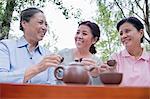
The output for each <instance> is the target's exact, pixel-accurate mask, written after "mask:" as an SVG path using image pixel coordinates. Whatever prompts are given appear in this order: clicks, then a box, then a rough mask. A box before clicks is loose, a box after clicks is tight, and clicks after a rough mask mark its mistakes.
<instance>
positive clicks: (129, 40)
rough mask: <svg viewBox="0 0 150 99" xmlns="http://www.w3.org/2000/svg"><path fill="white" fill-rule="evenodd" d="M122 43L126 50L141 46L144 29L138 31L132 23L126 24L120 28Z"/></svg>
mask: <svg viewBox="0 0 150 99" xmlns="http://www.w3.org/2000/svg"><path fill="white" fill-rule="evenodd" d="M119 33H120V38H121V42H122V43H123V45H124V46H125V47H126V48H134V47H135V46H139V45H140V44H141V42H140V40H141V38H142V36H143V29H140V30H139V31H138V30H137V28H136V27H134V26H133V25H132V24H131V23H128V22H125V23H123V24H122V25H121V26H120V27H119Z"/></svg>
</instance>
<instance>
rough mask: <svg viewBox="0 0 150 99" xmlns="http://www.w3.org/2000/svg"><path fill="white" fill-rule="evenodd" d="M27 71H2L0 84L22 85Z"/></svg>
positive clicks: (0, 72)
mask: <svg viewBox="0 0 150 99" xmlns="http://www.w3.org/2000/svg"><path fill="white" fill-rule="evenodd" d="M24 72H25V70H24V69H22V70H17V71H11V72H10V71H2V70H1V71H0V82H2V83H7V82H8V83H9V82H10V83H22V82H23V79H24Z"/></svg>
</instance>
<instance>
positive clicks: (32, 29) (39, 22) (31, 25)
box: [21, 12, 47, 42]
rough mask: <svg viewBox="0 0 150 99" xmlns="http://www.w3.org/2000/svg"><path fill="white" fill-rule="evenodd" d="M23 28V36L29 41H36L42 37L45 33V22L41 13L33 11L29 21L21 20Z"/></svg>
mask: <svg viewBox="0 0 150 99" xmlns="http://www.w3.org/2000/svg"><path fill="white" fill-rule="evenodd" d="M21 24H22V26H23V28H24V35H25V38H26V39H27V40H28V41H29V42H38V41H40V40H42V39H43V37H44V35H45V33H46V32H47V22H46V19H45V16H44V14H43V13H41V12H38V13H35V14H34V15H33V16H32V17H31V18H30V21H29V22H27V21H22V22H21Z"/></svg>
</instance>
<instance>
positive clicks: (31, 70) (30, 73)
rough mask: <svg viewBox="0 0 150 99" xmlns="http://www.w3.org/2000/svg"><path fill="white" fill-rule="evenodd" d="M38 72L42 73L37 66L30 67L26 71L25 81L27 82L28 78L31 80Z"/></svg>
mask: <svg viewBox="0 0 150 99" xmlns="http://www.w3.org/2000/svg"><path fill="white" fill-rule="evenodd" d="M38 73H40V71H39V70H38V68H37V67H36V66H33V67H30V68H28V69H27V70H26V71H25V75H24V80H23V83H26V82H27V81H28V80H30V79H31V78H33V77H34V76H35V75H37V74H38Z"/></svg>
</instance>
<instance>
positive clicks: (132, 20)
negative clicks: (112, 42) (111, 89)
mask: <svg viewBox="0 0 150 99" xmlns="http://www.w3.org/2000/svg"><path fill="white" fill-rule="evenodd" d="M117 30H118V32H119V34H120V39H121V42H122V43H123V45H124V47H125V49H124V50H122V51H120V52H119V53H114V54H113V55H112V57H111V59H114V60H116V61H117V65H116V70H117V72H122V73H123V80H122V83H121V85H123V86H146V87H150V52H146V51H145V50H144V49H143V48H142V46H141V43H142V42H143V37H144V26H143V24H142V23H141V21H140V20H139V19H137V18H136V17H128V18H125V19H122V20H121V21H120V22H118V24H117Z"/></svg>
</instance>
